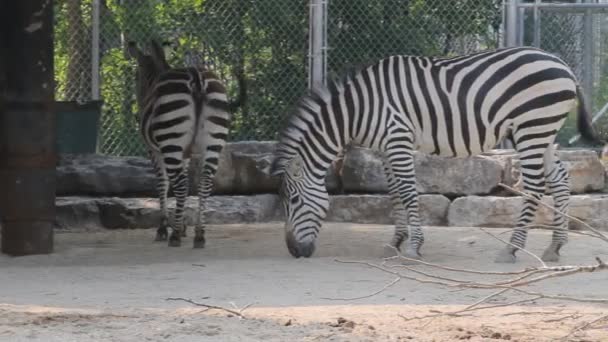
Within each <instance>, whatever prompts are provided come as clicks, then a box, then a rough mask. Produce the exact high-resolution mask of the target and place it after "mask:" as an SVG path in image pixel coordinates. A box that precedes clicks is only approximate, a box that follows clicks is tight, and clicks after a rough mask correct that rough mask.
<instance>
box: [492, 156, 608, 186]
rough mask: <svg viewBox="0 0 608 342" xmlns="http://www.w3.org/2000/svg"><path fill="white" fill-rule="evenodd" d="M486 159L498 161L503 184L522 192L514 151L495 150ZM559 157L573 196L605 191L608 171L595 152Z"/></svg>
mask: <svg viewBox="0 0 608 342" xmlns="http://www.w3.org/2000/svg"><path fill="white" fill-rule="evenodd" d="M484 156H485V157H488V158H491V159H492V160H495V161H497V162H498V163H499V164H500V165H501V166H502V169H503V181H502V183H504V184H506V185H509V186H513V187H515V189H517V190H519V191H522V190H523V184H522V183H521V182H518V181H519V180H520V177H521V172H520V162H519V156H518V154H517V152H515V151H514V150H493V151H490V152H488V153H486V154H484ZM558 156H559V159H560V160H561V161H563V162H564V165H565V166H566V169H567V170H568V173H569V174H570V191H571V192H572V193H573V194H582V193H589V192H599V191H603V189H604V187H605V178H606V171H605V167H604V165H603V164H602V162H601V160H600V159H599V157H598V154H597V153H596V152H595V151H593V150H580V149H579V150H558ZM508 193H509V192H508V191H504V190H501V189H497V191H495V192H494V193H493V194H496V195H506V194H508Z"/></svg>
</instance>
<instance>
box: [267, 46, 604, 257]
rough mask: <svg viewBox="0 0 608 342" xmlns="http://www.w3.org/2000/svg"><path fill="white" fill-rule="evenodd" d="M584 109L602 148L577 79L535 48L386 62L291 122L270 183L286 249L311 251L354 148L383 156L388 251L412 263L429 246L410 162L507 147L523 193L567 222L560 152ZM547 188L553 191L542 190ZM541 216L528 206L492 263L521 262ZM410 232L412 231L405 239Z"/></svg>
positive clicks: (562, 232) (563, 227)
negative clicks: (514, 155)
mask: <svg viewBox="0 0 608 342" xmlns="http://www.w3.org/2000/svg"><path fill="white" fill-rule="evenodd" d="M577 100H578V101H579V106H578V120H577V121H578V128H579V131H580V132H581V134H582V136H583V137H584V138H585V139H586V140H589V141H599V139H598V137H597V136H596V135H595V132H594V131H593V128H592V126H591V122H590V120H589V114H588V112H587V110H586V108H585V105H584V103H583V94H582V92H581V88H580V86H579V84H578V83H577V81H576V79H575V76H574V75H573V73H572V71H571V70H570V68H569V67H568V66H567V65H566V64H565V63H564V62H563V61H562V60H560V59H558V58H557V57H555V56H553V55H551V54H549V53H547V52H544V51H542V50H539V49H535V48H528V47H517V48H504V49H498V50H493V51H485V52H480V53H476V54H472V55H466V56H459V57H454V58H427V57H414V56H391V57H388V58H385V59H382V60H380V61H378V62H376V63H374V64H373V65H371V66H368V67H366V68H365V69H362V70H360V71H358V72H356V73H354V74H353V75H350V76H348V77H347V78H346V79H345V80H344V81H342V82H336V83H333V84H332V86H330V87H329V89H319V90H315V91H313V92H312V93H311V94H310V95H307V96H305V97H304V98H303V99H302V100H301V102H300V103H299V105H298V106H297V109H296V111H295V113H294V114H293V115H292V116H291V117H290V118H289V120H288V123H287V126H286V128H285V129H284V130H283V132H282V136H281V139H280V142H279V144H278V146H277V150H276V152H275V159H274V161H273V163H272V165H271V167H270V169H269V170H267V171H268V172H270V173H271V175H273V176H278V177H280V179H281V183H280V188H279V194H280V197H281V199H282V202H283V206H284V209H285V212H286V224H285V230H286V243H287V247H288V249H289V251H290V253H291V254H292V255H293V256H294V257H300V256H303V257H309V256H311V255H312V253H313V252H314V249H315V240H316V238H317V236H318V234H319V229H320V227H321V223H322V220H323V219H324V218H325V216H326V213H327V209H328V207H329V196H328V193H327V190H326V188H325V183H324V180H325V174H326V172H327V170H328V167H329V166H330V164H331V163H332V162H333V161H334V160H335V159H336V157H337V156H338V155H339V154H340V153H341V152H340V151H341V150H342V149H343V148H344V147H345V146H348V145H355V146H357V145H358V146H363V147H367V148H371V149H374V150H377V151H380V152H382V154H383V155H384V157H385V158H384V172H385V173H386V176H387V180H388V186H389V192H390V195H391V197H392V199H393V203H394V205H395V208H394V209H395V210H396V215H395V216H396V229H395V235H394V237H393V239H392V241H391V245H392V246H393V247H395V248H399V247H400V245H401V244H402V242H403V241H404V240H406V239H407V243H406V249H405V255H406V256H408V257H412V258H419V257H420V253H419V250H420V247H421V246H422V244H423V242H424V236H423V233H422V231H421V229H420V218H419V215H418V194H417V191H416V180H415V175H414V160H413V158H414V150H419V151H422V152H425V153H430V154H434V155H439V156H446V157H467V156H474V155H478V154H480V153H482V152H485V151H488V150H490V149H492V148H494V147H495V146H496V144H497V143H499V142H500V141H501V140H502V139H505V138H508V139H510V140H512V141H513V142H514V145H515V148H516V150H517V151H518V153H519V155H520V160H521V173H522V179H523V184H524V189H525V191H526V192H527V193H528V194H530V195H531V196H533V197H534V198H536V199H539V198H541V196H542V194H543V193H544V192H545V187H546V186H547V187H546V190H547V193H548V194H550V195H552V196H553V198H554V200H555V206H556V207H557V208H558V209H560V210H561V211H562V212H566V211H567V209H568V203H569V180H568V172H567V170H566V169H565V167H564V164H563V163H562V162H561V161H560V160H559V159H558V157H557V154H556V151H555V146H554V145H553V142H554V139H555V136H556V134H557V131H558V130H559V129H560V128H561V126H562V125H563V123H564V121H565V119H566V116H567V115H568V113H569V112H570V111H571V110H572V109H574V108H575V107H576V103H577ZM545 181H546V183H545ZM537 207H538V204H537V203H536V202H534V201H532V200H529V199H526V200H525V201H524V205H523V208H522V211H521V213H520V216H519V219H518V221H517V226H516V229H515V231H514V232H513V234H512V236H511V240H510V242H511V244H512V245H510V246H508V247H506V248H505V249H504V250H502V251H500V253H499V254H498V257H497V258H496V261H497V262H514V261H515V252H516V251H517V250H518V249H520V248H524V246H525V242H526V238H527V230H526V226H528V224H530V223H531V221H532V220H533V218H534V216H535V213H536V210H537ZM554 224H555V225H556V226H557V227H558V228H559V229H557V230H555V231H554V233H553V237H552V243H551V245H550V246H549V247H548V248H547V250H546V251H545V253H544V255H543V259H544V260H547V261H555V260H558V258H559V254H558V253H559V250H560V248H561V247H562V246H563V245H564V244H565V243H566V242H567V227H568V225H567V221H566V218H565V217H563V216H561V215H557V216H556V217H555V218H554ZM408 227H409V231H408V229H407V228H408Z"/></svg>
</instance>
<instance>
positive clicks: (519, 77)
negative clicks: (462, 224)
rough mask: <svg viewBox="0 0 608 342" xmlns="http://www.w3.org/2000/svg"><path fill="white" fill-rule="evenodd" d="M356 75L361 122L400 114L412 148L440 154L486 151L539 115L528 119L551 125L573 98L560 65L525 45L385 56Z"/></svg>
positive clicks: (570, 77)
mask: <svg viewBox="0 0 608 342" xmlns="http://www.w3.org/2000/svg"><path fill="white" fill-rule="evenodd" d="M361 74H362V75H360V76H361V77H355V78H353V79H351V80H350V82H351V84H352V82H359V83H360V84H359V85H358V86H359V88H360V89H364V91H366V92H367V93H365V94H362V95H363V96H358V98H359V99H360V100H362V101H361V103H360V105H359V106H352V108H359V109H360V110H361V111H360V113H359V114H360V115H363V116H364V117H365V116H368V117H367V118H364V119H363V120H362V121H363V122H369V123H371V125H373V124H374V123H377V124H378V125H389V124H390V123H389V121H388V120H390V117H391V115H402V116H405V119H406V121H407V122H408V124H409V125H411V129H412V130H414V131H415V135H416V145H417V148H418V149H419V150H421V151H423V152H426V153H430V154H436V155H442V156H470V155H474V154H479V153H481V152H484V151H487V150H490V149H492V148H494V147H495V146H496V144H497V143H498V142H499V141H500V140H501V139H502V138H503V137H504V136H505V135H506V134H507V132H509V131H510V130H511V129H512V128H514V127H517V126H522V125H526V124H528V123H530V122H532V121H534V120H536V119H538V118H542V119H543V120H544V122H543V121H542V120H541V121H538V120H537V122H536V123H535V125H537V126H538V127H539V129H547V130H553V129H556V128H557V129H559V127H558V126H561V124H562V123H563V119H564V114H565V113H567V112H569V111H570V110H571V109H572V107H573V105H574V100H575V98H576V86H577V83H576V80H575V77H574V75H573V73H572V71H571V70H570V69H569V68H568V66H566V65H565V64H564V62H563V61H561V60H560V59H558V58H557V57H555V56H553V55H551V54H549V53H546V52H544V51H541V50H538V49H535V48H527V47H519V48H505V49H499V50H494V51H487V52H482V53H476V54H473V55H469V56H459V57H455V58H431V57H414V56H392V57H389V58H386V59H383V60H381V61H379V62H378V63H377V64H376V65H372V66H370V67H368V68H367V69H364V70H363V71H361ZM374 82H375V84H373V85H371V86H370V83H374ZM347 87H348V84H347ZM378 95H381V96H378ZM370 99H373V100H370ZM365 101H368V102H370V103H364V102H365ZM373 101H376V103H375V104H374V103H373ZM378 102H379V103H378ZM374 106H376V107H374ZM380 106H382V108H379V107H380ZM365 108H370V110H369V111H367V110H366V109H365ZM372 108H376V110H371V109H372ZM377 109H380V112H379V111H378V110H377ZM383 110H384V111H386V113H382V111H383ZM355 114H356V113H355ZM373 116H379V119H377V120H375V119H374V118H373ZM383 118H385V120H383ZM370 130H371V131H373V130H374V128H373V127H365V128H364V129H360V131H357V130H356V129H355V131H354V132H353V135H354V137H355V140H359V141H361V142H363V143H364V145H369V144H370V143H369V142H367V143H366V142H365V137H364V136H362V135H361V132H363V131H367V132H369V131H370ZM379 131H381V128H380V129H379ZM357 138H358V139H357Z"/></svg>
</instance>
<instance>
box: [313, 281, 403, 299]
mask: <svg viewBox="0 0 608 342" xmlns="http://www.w3.org/2000/svg"><path fill="white" fill-rule="evenodd" d="M401 279H402V278H401V277H397V278H395V279H393V281H391V282H390V283H388V284H386V285H384V287H382V288H381V289H380V290H378V291H376V292H374V293H371V294H368V295H365V296H359V297H350V298H331V297H321V299H328V300H358V299H364V298H370V297H373V296H375V295H377V294H379V293H381V292H384V291H386V290H387V289H388V288H389V287H391V286H393V285H395V284H397V283H398V282H399V281H400V280H401Z"/></svg>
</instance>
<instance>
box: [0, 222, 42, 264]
mask: <svg viewBox="0 0 608 342" xmlns="http://www.w3.org/2000/svg"><path fill="white" fill-rule="evenodd" d="M2 253H5V254H8V255H10V256H23V255H32V254H50V253H53V222H48V221H32V220H28V221H12V222H11V221H9V222H6V221H5V222H2Z"/></svg>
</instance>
